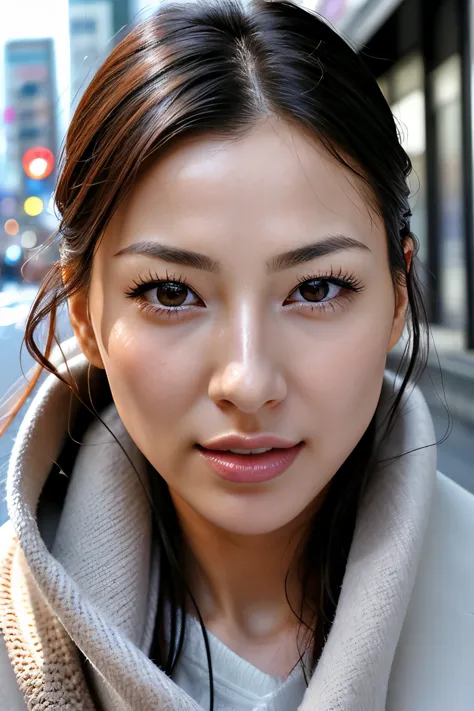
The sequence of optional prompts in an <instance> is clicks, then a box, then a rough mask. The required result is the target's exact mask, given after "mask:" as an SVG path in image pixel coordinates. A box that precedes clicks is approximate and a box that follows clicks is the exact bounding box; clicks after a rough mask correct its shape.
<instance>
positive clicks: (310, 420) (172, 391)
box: [70, 121, 406, 534]
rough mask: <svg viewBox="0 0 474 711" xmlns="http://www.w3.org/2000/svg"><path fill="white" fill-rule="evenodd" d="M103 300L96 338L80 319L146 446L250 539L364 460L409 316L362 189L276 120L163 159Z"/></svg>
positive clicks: (109, 249) (127, 214) (118, 241)
mask: <svg viewBox="0 0 474 711" xmlns="http://www.w3.org/2000/svg"><path fill="white" fill-rule="evenodd" d="M145 243H146V244H145ZM88 298H89V309H90V318H91V328H90V331H89V335H88V336H87V335H86V334H87V328H88V326H87V324H85V323H84V322H82V324H81V323H80V320H81V316H80V314H83V313H84V309H82V310H81V308H80V306H79V305H78V303H76V302H75V301H74V299H72V300H71V303H70V309H71V317H72V322H73V325H74V328H75V331H76V334H77V336H78V338H79V341H80V343H81V346H82V348H83V350H84V352H85V353H86V355H87V356H88V357H89V358H90V360H92V361H93V362H94V363H95V364H96V365H99V366H102V367H104V368H105V370H106V372H107V376H108V379H109V382H110V386H111V390H112V394H113V397H114V400H115V403H116V406H117V409H118V412H119V414H120V416H121V418H122V420H123V422H124V425H125V427H126V428H127V430H128V432H129V433H130V435H131V437H132V438H133V440H134V441H135V443H136V444H137V446H138V447H139V449H140V450H141V451H142V452H143V454H144V455H145V456H146V457H147V459H148V460H149V461H150V462H151V464H152V465H153V467H155V469H156V470H157V471H159V472H160V474H161V475H162V476H163V477H164V479H165V480H166V481H167V483H168V485H169V487H170V490H171V492H172V495H173V497H174V499H175V501H177V502H179V501H181V502H182V504H183V505H184V506H187V507H190V508H191V509H192V510H193V511H194V512H195V513H197V514H198V515H200V516H202V517H204V519H206V520H207V521H209V522H211V523H212V524H214V525H216V526H218V527H220V528H222V529H226V530H228V531H231V532H234V533H241V534H258V533H266V532H270V531H275V530H277V529H278V528H280V527H282V526H284V525H285V524H288V523H289V522H290V521H292V520H294V519H295V518H296V517H297V516H298V515H299V514H301V513H302V512H303V511H304V510H305V509H306V508H307V507H308V506H309V505H310V504H311V502H313V501H314V500H315V498H316V497H317V495H318V494H319V493H320V492H321V491H322V490H323V488H324V487H325V486H326V484H327V483H328V482H329V481H330V479H331V478H332V477H333V475H334V474H335V473H336V471H337V470H338V468H339V467H340V466H341V464H342V463H343V462H344V460H345V459H346V458H347V457H348V455H349V454H350V452H351V451H352V450H353V449H354V447H355V446H356V444H357V443H358V441H359V440H360V438H361V437H362V435H363V433H364V431H365V430H366V428H367V426H368V424H369V423H370V420H371V418H372V416H373V414H374V412H375V409H376V407H377V402H378V399H379V395H380V390H381V385H382V378H383V373H384V368H385V361H386V355H387V352H388V351H389V350H390V348H391V347H393V345H394V344H395V343H396V341H397V340H398V339H399V337H400V334H401V332H402V330H403V325H404V312H405V307H406V295H405V291H404V289H402V288H401V287H397V288H396V289H395V288H394V286H393V283H392V279H391V275H390V271H389V265H388V259H387V247H386V236H385V231H384V227H383V224H382V221H381V220H380V219H379V218H378V217H377V216H376V215H375V214H374V212H373V211H372V209H371V206H370V201H369V200H368V198H367V195H365V196H364V190H363V188H362V187H361V184H360V183H358V182H357V179H356V178H355V177H354V176H353V175H352V174H351V173H349V172H348V171H346V170H345V169H344V168H343V167H342V166H341V165H340V164H339V163H337V162H336V161H335V160H334V159H333V158H331V157H330V156H329V155H328V154H327V153H326V152H325V151H324V149H323V148H322V147H321V146H320V145H318V144H317V143H315V142H314V141H312V140H311V139H310V138H308V137H307V136H306V135H305V134H304V133H303V132H300V131H299V130H298V129H296V128H294V127H291V128H290V127H289V126H288V125H287V124H285V123H283V122H277V121H273V122H270V121H269V122H265V123H262V124H260V125H259V126H258V127H257V128H255V129H254V130H253V131H252V132H250V133H248V134H247V135H246V136H245V137H244V138H241V139H239V140H233V141H230V140H218V139H215V138H214V139H213V138H209V139H202V138H201V139H194V140H188V141H187V142H186V143H184V144H181V145H179V146H177V147H174V148H173V149H171V150H169V152H168V153H167V154H166V155H165V156H163V157H161V158H160V159H159V161H158V162H157V163H156V164H155V165H152V167H150V168H149V169H148V170H147V171H146V172H145V173H144V174H143V176H142V178H141V179H140V181H139V182H138V183H137V184H136V186H135V188H134V190H133V192H132V193H131V195H130V197H129V198H128V199H127V200H126V201H125V202H124V203H123V204H122V205H121V207H120V209H119V211H118V212H117V213H116V215H115V216H114V219H113V221H112V223H111V224H110V226H109V228H108V229H107V232H106V234H105V235H104V238H103V240H102V242H101V244H100V247H99V249H98V252H97V255H96V257H95V261H94V265H93V272H92V280H91V286H90V291H89V294H88ZM92 343H94V346H92V345H91V344H92ZM95 344H96V345H95ZM95 348H96V350H94V349H95ZM227 435H238V437H242V439H239V438H237V439H235V440H227V441H226V440H225V439H222V438H225V437H226V436H227ZM262 435H263V438H262ZM217 440H220V441H217ZM280 440H282V441H280ZM272 445H273V451H270V453H267V454H257V455H255V454H254V455H250V454H245V453H244V454H240V455H239V454H231V453H230V452H228V451H220V452H216V451H214V450H215V449H216V447H222V448H223V449H224V450H228V449H230V448H232V449H234V448H237V449H243V450H248V449H252V448H253V449H255V448H258V449H260V448H268V447H272ZM278 445H280V446H278ZM290 445H295V447H290ZM281 447H283V448H282V449H281ZM284 447H288V449H284ZM259 462H260V463H259ZM249 479H250V481H249ZM262 479H263V480H262Z"/></svg>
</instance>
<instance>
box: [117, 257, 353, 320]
mask: <svg viewBox="0 0 474 711" xmlns="http://www.w3.org/2000/svg"><path fill="white" fill-rule="evenodd" d="M310 281H323V282H329V283H331V284H334V285H336V286H340V287H341V288H342V289H344V290H345V291H346V292H347V293H346V294H345V296H342V297H339V296H337V297H335V298H334V299H331V300H330V301H322V302H319V303H314V304H311V302H309V301H307V302H304V301H301V302H293V303H292V307H293V308H298V309H299V308H304V309H305V310H306V311H307V310H308V308H309V309H310V310H311V311H323V312H325V311H327V310H328V309H332V310H333V311H335V310H336V308H338V306H340V304H336V303H334V302H339V301H340V300H341V299H344V298H346V299H347V298H351V297H352V298H353V296H354V294H358V293H360V292H361V291H363V289H364V286H363V285H362V282H361V281H360V279H358V278H357V277H356V276H355V274H354V273H344V272H343V270H342V269H339V271H338V272H336V271H334V269H333V268H332V267H331V268H330V269H329V272H324V273H320V274H308V275H306V276H303V277H300V278H298V285H297V286H296V287H295V288H294V289H293V290H292V291H291V292H290V294H289V296H291V295H292V294H294V293H295V292H296V291H297V290H298V288H299V287H300V286H301V285H302V284H305V283H306V282H310ZM167 282H172V283H174V284H180V285H183V286H185V287H187V288H188V289H189V290H190V291H192V292H193V293H194V294H195V295H196V296H197V297H198V299H200V300H201V301H203V299H202V298H201V297H200V296H199V294H198V293H197V291H196V290H195V289H193V288H191V287H190V286H189V284H188V282H187V280H186V277H184V276H175V275H174V274H168V272H166V276H165V277H164V278H163V277H160V276H159V275H158V274H156V273H155V274H153V273H152V272H151V271H150V272H149V273H148V276H146V277H143V276H139V277H138V280H135V279H134V280H133V284H134V286H132V287H130V288H129V289H127V291H126V292H125V296H126V297H127V298H129V299H134V300H136V301H137V302H138V306H139V308H140V310H142V311H144V312H145V313H151V314H155V315H163V314H167V315H168V317H169V318H171V317H172V315H175V316H179V313H180V311H186V310H188V309H189V306H174V307H168V308H165V307H160V306H156V305H154V304H150V303H149V302H147V301H145V300H144V299H143V298H142V296H143V294H145V293H146V292H148V291H152V290H153V288H156V287H158V286H159V285H160V284H165V283H167Z"/></svg>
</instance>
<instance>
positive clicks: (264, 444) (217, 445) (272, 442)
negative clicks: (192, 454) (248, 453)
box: [202, 434, 298, 450]
mask: <svg viewBox="0 0 474 711" xmlns="http://www.w3.org/2000/svg"><path fill="white" fill-rule="evenodd" d="M297 444H298V442H292V441H291V440H289V439H284V438H283V437H277V436H276V435H271V434H259V435H237V434H232V435H223V436H222V437H216V438H215V439H212V440H210V441H209V442H206V443H205V444H203V445H202V447H203V448H204V449H217V450H225V449H264V448H265V449H269V448H270V447H274V448H275V449H290V447H295V446H296V445H297Z"/></svg>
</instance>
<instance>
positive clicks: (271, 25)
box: [9, 0, 426, 707]
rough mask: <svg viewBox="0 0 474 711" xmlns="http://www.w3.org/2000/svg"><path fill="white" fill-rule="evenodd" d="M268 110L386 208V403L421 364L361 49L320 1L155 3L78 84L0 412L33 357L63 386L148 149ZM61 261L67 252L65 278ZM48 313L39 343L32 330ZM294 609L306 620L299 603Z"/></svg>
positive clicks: (318, 624) (325, 590) (308, 597)
mask: <svg viewBox="0 0 474 711" xmlns="http://www.w3.org/2000/svg"><path fill="white" fill-rule="evenodd" d="M267 116H268V117H269V116H277V117H279V118H281V119H283V120H286V121H288V122H291V123H292V124H294V125H297V126H299V127H302V128H304V129H305V130H306V131H308V132H310V134H311V135H313V136H314V138H315V139H316V140H318V141H320V142H321V143H322V144H323V145H324V146H325V147H326V149H327V150H328V151H329V152H330V153H331V154H332V155H333V156H334V157H335V158H336V159H337V160H338V161H339V162H340V163H341V164H343V165H344V166H345V167H346V168H347V169H349V170H350V171H352V172H353V173H355V174H356V175H357V176H358V178H359V179H360V184H361V187H362V189H366V190H365V191H366V193H367V196H370V200H371V202H372V205H371V206H372V208H373V209H374V210H375V211H377V213H378V214H379V215H380V216H381V217H382V218H383V221H384V224H385V229H386V236H387V245H388V259H389V265H390V270H391V274H392V278H393V282H394V285H395V284H396V283H400V282H403V283H406V287H407V290H408V298H409V321H410V334H411V343H410V348H407V350H406V352H405V356H406V362H405V365H406V367H405V369H404V377H403V382H402V385H401V388H400V390H399V392H398V395H397V397H396V399H395V402H394V404H393V408H392V411H391V419H392V418H393V416H394V415H395V413H396V411H397V408H398V406H399V403H400V400H401V397H402V395H403V392H404V391H405V389H406V387H407V385H408V383H409V381H410V379H411V378H412V377H413V375H414V374H415V372H416V371H417V369H419V370H420V371H421V368H422V367H423V366H424V363H423V361H422V358H421V353H422V349H421V335H422V332H421V326H422V324H423V320H424V319H426V317H425V314H424V309H423V305H422V300H421V295H420V288H419V285H418V281H417V277H416V271H415V264H416V260H415V261H414V262H413V263H412V268H411V269H410V270H409V271H407V268H406V262H405V259H404V253H403V240H404V238H406V237H407V236H411V233H410V226H409V222H410V209H409V203H408V198H409V189H408V187H407V177H408V175H409V173H410V170H411V165H410V160H409V158H408V156H407V154H406V153H405V151H404V150H403V149H402V147H401V145H400V143H399V139H398V135H397V129H396V126H395V123H394V120H393V117H392V114H391V111H390V108H389V106H388V105H387V103H386V101H385V99H384V97H383V95H382V93H381V91H380V89H379V87H378V85H377V83H376V81H375V79H374V78H373V77H372V76H371V74H370V73H369V71H368V70H367V69H366V67H365V65H364V63H363V61H362V59H361V58H360V56H358V55H357V54H356V52H355V51H354V50H353V49H352V48H351V47H350V46H349V44H348V43H346V41H345V40H344V39H342V38H341V37H340V36H339V35H338V34H337V33H336V32H335V31H334V30H333V29H332V28H331V27H330V26H329V25H328V24H327V23H326V22H325V21H324V20H323V19H322V18H320V17H318V16H317V15H316V14H314V13H311V12H308V11H306V10H303V9H302V8H300V7H298V6H297V5H295V4H293V3H291V2H287V1H280V0H278V1H267V2H266V1H264V0H255V2H252V3H251V4H249V5H245V6H244V5H241V4H240V3H239V2H238V1H235V2H234V1H230V0H222V1H221V2H216V3H208V2H195V3H179V4H175V5H174V4H173V5H165V6H163V7H162V8H161V9H160V10H159V11H158V12H157V13H156V14H155V15H154V16H152V17H151V18H150V19H148V20H146V21H145V22H143V23H142V24H140V25H138V26H137V27H136V28H134V29H133V30H132V31H131V32H130V34H128V36H126V37H125V38H124V39H123V40H122V41H121V42H120V44H118V46H117V47H116V48H115V49H114V50H113V52H112V53H111V55H110V56H109V57H108V59H107V60H106V61H105V63H104V65H103V66H102V67H101V68H100V69H99V71H98V72H97V74H96V76H95V77H94V79H93V80H92V82H91V84H90V85H89V87H88V88H87V90H86V92H85V94H84V96H83V97H82V99H81V101H80V103H79V106H78V108H77V110H76V113H75V115H74V118H73V120H72V123H71V125H70V128H69V131H68V135H67V140H66V146H65V160H64V165H63V168H62V173H61V176H60V179H59V182H58V186H57V191H56V206H57V209H58V211H59V213H60V217H61V222H60V227H59V231H58V236H59V243H60V245H59V246H60V255H61V260H60V261H59V262H58V263H57V264H55V265H54V267H53V268H52V269H51V271H50V273H49V274H48V275H47V277H46V279H45V280H44V282H43V284H42V285H41V288H40V289H39V293H38V295H37V298H36V300H35V302H34V305H33V308H32V311H31V313H30V315H29V318H28V322H27V326H26V333H25V342H26V346H27V349H28V351H29V352H30V354H31V355H32V356H33V357H34V358H35V359H36V360H37V362H38V363H39V366H40V367H39V369H38V372H37V375H36V376H35V379H33V381H32V382H31V383H30V384H29V386H28V388H27V389H26V391H25V393H24V395H23V397H22V398H21V400H20V401H19V403H18V405H17V407H15V409H14V411H13V412H12V414H11V417H10V420H9V421H11V419H12V418H13V416H14V415H15V414H16V413H17V412H18V409H19V407H20V405H21V404H22V403H23V402H24V401H25V400H26V398H27V397H28V395H29V394H30V392H31V390H32V389H33V387H34V385H35V383H36V380H37V377H38V376H39V373H40V372H41V371H42V370H44V369H45V370H47V371H49V372H51V373H54V374H56V375H57V376H58V377H59V378H61V379H62V380H63V381H64V382H66V383H67V384H68V385H69V387H71V388H72V389H74V386H73V384H72V383H70V382H69V381H68V380H67V378H65V377H63V376H61V375H60V374H58V372H57V369H56V368H55V367H54V365H53V364H52V363H51V362H50V351H51V347H52V345H53V344H54V342H55V339H56V334H55V328H56V314H57V310H58V308H59V306H60V305H61V304H63V303H65V302H66V300H67V298H68V296H70V295H71V294H73V293H74V292H76V291H78V290H80V289H87V287H88V281H89V276H90V270H91V265H92V261H93V258H94V253H95V250H96V248H97V245H98V241H99V240H100V238H101V235H102V234H103V232H104V230H105V228H106V226H107V224H108V222H109V220H110V219H111V217H112V215H113V214H114V212H115V210H116V209H117V206H118V205H119V202H120V201H121V200H123V198H124V196H125V195H126V194H127V192H128V191H129V190H130V189H131V187H132V186H133V184H134V182H135V180H136V178H137V175H138V173H139V171H140V170H141V169H142V168H143V165H144V162H145V161H148V160H150V159H151V158H154V159H159V156H160V151H161V150H162V149H164V148H165V147H168V146H169V145H170V144H171V142H177V141H179V140H181V139H182V138H183V137H185V136H190V135H196V136H199V135H201V134H202V135H205V134H218V135H220V136H227V137H236V136H241V135H243V134H244V133H245V132H246V131H248V130H249V129H250V128H251V127H252V126H253V125H255V123H256V122H257V121H259V120H261V119H263V118H265V117H267ZM413 239H414V240H415V238H414V237H413ZM415 245H416V240H415ZM62 266H70V267H73V269H72V270H71V276H70V278H69V279H68V280H67V281H66V283H63V279H62V275H61V267H62ZM47 318H49V328H48V335H47V338H46V348H45V349H44V350H42V349H41V347H40V346H39V345H38V344H37V342H36V340H35V334H36V331H37V328H38V326H39V325H40V324H41V323H42V322H43V321H45V320H46V319H47ZM374 434H375V424H374V421H372V423H371V425H370V426H369V428H368V429H367V431H366V433H365V434H364V436H363V437H362V439H361V441H360V443H359V444H358V445H357V447H356V448H355V450H354V451H353V452H352V454H351V455H350V456H349V458H348V460H347V461H346V462H345V463H344V464H343V466H342V467H341V468H340V470H339V471H338V472H337V473H336V475H335V476H334V478H333V480H332V482H331V484H330V486H329V492H328V496H327V498H326V499H325V502H324V504H323V506H322V509H321V510H320V511H319V513H318V515H317V516H315V517H314V521H313V522H312V524H311V529H310V531H309V532H308V536H307V537H306V539H305V542H304V544H305V546H304V550H302V552H301V556H299V560H298V565H299V572H300V575H301V580H302V584H303V591H304V600H305V604H306V605H309V606H310V607H311V608H312V609H313V611H314V620H315V624H314V625H309V626H307V627H308V628H309V631H310V643H311V648H312V649H313V659H312V666H314V665H315V664H316V662H317V654H318V653H319V652H320V650H321V648H322V646H323V644H324V641H325V639H326V637H327V634H328V632H329V630H330V627H331V624H332V620H333V618H334V614H335V609H336V605H337V600H338V595H339V589H340V586H341V583H342V578H343V575H344V570H345V566H346V561H347V555H348V551H349V547H350V543H351V540H352V535H353V528H354V525H355V517H356V512H357V508H358V502H359V499H360V496H361V493H362V492H363V490H364V487H365V483H366V481H367V478H368V474H369V470H370V467H369V462H370V460H371V455H372V453H373V449H374ZM155 479H156V480H157V486H158V489H159V491H158V493H157V495H156V496H155V497H153V498H154V501H153V507H154V510H155V512H156V514H157V516H156V521H155V526H156V534H157V536H158V540H159V544H160V549H161V563H160V566H161V584H160V588H161V589H160V596H159V606H158V614H157V621H156V629H157V630H163V629H164V619H165V618H164V615H165V601H166V603H167V604H169V605H170V609H171V638H170V640H169V643H166V644H163V642H162V640H159V639H158V638H157V636H156V644H155V645H154V647H153V650H152V655H151V656H152V657H153V658H154V659H155V661H156V663H157V664H158V665H159V666H160V667H161V668H162V669H163V670H164V671H165V672H166V673H167V674H172V672H173V670H174V668H175V665H176V661H177V659H178V657H179V654H180V651H181V648H182V643H183V635H182V634H181V635H180V637H179V640H176V638H175V637H176V635H175V632H176V629H177V628H176V623H177V621H178V619H180V620H181V621H182V620H183V615H184V604H185V601H186V600H189V597H187V596H188V595H191V598H192V594H191V591H189V589H188V587H187V583H186V581H185V579H184V577H183V572H182V569H181V560H182V558H181V551H182V546H181V544H180V535H181V534H180V528H179V524H178V521H177V518H176V513H175V511H174V509H173V505H172V501H171V497H170V495H169V491H168V488H167V485H166V483H165V482H164V480H163V479H162V478H161V477H160V476H156V477H155ZM315 566H317V569H318V571H319V575H318V581H317V589H316V590H314V586H312V588H311V592H310V589H309V586H310V585H311V580H310V578H311V576H310V573H311V571H314V569H315ZM196 609H197V608H196ZM197 613H198V615H199V610H197ZM295 614H296V615H297V617H299V619H300V620H301V622H303V620H302V615H301V611H300V612H298V611H295ZM178 616H179V617H178ZM199 617H200V615H199ZM200 619H201V618H200ZM201 623H202V619H201ZM202 627H203V634H204V638H205V641H206V648H207V650H208V651H209V649H208V643H207V635H206V632H205V628H204V625H202ZM183 631H184V629H183V627H182V632H183ZM208 658H209V668H210V676H211V690H212V687H213V684H212V665H211V663H210V655H209V654H208ZM212 703H213V702H212V691H211V707H212Z"/></svg>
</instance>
